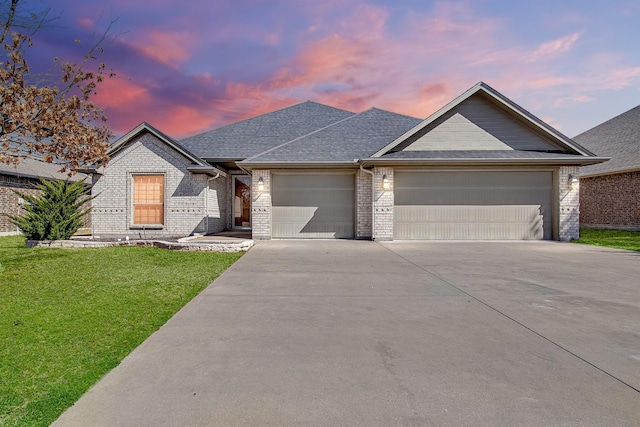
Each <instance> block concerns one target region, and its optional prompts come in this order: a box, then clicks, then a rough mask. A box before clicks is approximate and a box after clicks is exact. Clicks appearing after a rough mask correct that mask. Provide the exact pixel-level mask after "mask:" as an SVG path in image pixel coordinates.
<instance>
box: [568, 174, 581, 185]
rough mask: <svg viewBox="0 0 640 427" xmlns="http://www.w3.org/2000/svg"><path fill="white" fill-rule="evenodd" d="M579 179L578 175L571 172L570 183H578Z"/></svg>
mask: <svg viewBox="0 0 640 427" xmlns="http://www.w3.org/2000/svg"><path fill="white" fill-rule="evenodd" d="M578 182H580V181H579V178H578V175H574V174H569V185H573V184H577V183H578Z"/></svg>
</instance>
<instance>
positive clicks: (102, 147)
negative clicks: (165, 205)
mask: <svg viewBox="0 0 640 427" xmlns="http://www.w3.org/2000/svg"><path fill="white" fill-rule="evenodd" d="M22 4H23V3H22V0H2V1H1V2H0V7H2V11H1V12H0V19H1V20H2V22H3V23H4V27H3V28H0V31H1V32H2V33H1V35H0V43H1V44H2V45H3V46H2V49H3V50H4V56H5V58H3V59H2V61H1V62H0V102H2V116H1V117H0V147H1V148H2V151H0V162H4V163H19V162H20V160H21V159H22V158H24V157H26V156H29V155H33V154H38V155H40V156H42V157H43V158H44V160H45V161H47V162H55V163H58V164H60V165H61V170H62V171H69V172H70V173H73V171H75V170H76V169H77V168H78V167H81V166H83V165H86V164H90V163H93V162H95V161H97V160H102V161H106V160H107V156H106V151H107V147H108V142H109V138H110V137H111V136H112V133H111V131H110V130H109V128H108V127H107V126H106V122H107V118H106V116H105V114H104V110H103V109H102V108H99V107H98V106H96V105H94V104H93V103H92V102H91V101H90V98H91V97H92V96H94V95H96V89H97V87H98V85H99V84H100V82H102V81H104V79H105V78H107V77H111V76H113V73H111V72H108V71H107V70H106V66H105V64H104V63H99V64H95V63H96V60H97V55H98V54H99V53H102V52H103V47H102V45H103V44H104V42H105V40H106V39H107V37H108V35H109V32H110V30H111V26H112V24H113V21H112V22H111V23H110V24H109V26H108V27H107V29H106V31H105V32H104V33H103V35H102V37H100V38H99V40H98V41H97V42H96V43H95V44H93V45H92V46H91V48H90V49H89V50H88V51H87V53H86V54H85V55H84V58H83V59H82V61H81V62H79V63H71V62H63V61H59V60H58V58H55V59H54V61H56V62H58V63H60V65H61V77H60V81H59V84H56V85H54V84H32V83H30V82H29V80H28V77H29V71H30V68H29V65H28V63H27V60H26V59H25V57H24V52H25V50H26V49H28V48H30V47H31V46H32V41H31V35H33V33H35V32H36V31H37V30H39V29H41V28H42V27H43V26H44V25H45V24H47V23H48V22H50V18H49V10H48V9H47V10H40V11H34V10H28V9H26V8H23V9H21V7H22ZM76 42H79V41H78V40H76Z"/></svg>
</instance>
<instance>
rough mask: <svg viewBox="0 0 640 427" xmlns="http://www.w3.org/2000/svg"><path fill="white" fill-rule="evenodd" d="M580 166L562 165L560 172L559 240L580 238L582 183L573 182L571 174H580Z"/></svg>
mask: <svg viewBox="0 0 640 427" xmlns="http://www.w3.org/2000/svg"><path fill="white" fill-rule="evenodd" d="M579 171H580V168H579V167H578V166H562V167H561V168H560V171H559V173H558V186H559V195H560V200H559V202H560V203H559V206H560V221H559V222H560V230H559V233H558V234H559V236H558V238H559V240H560V241H563V242H570V241H571V240H576V239H579V238H580V183H579V182H575V183H572V182H570V180H569V176H570V175H571V176H576V177H577V176H578V174H579Z"/></svg>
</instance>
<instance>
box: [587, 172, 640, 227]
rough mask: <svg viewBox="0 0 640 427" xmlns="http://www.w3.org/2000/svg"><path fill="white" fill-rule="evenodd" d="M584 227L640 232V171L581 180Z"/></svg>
mask: <svg viewBox="0 0 640 427" xmlns="http://www.w3.org/2000/svg"><path fill="white" fill-rule="evenodd" d="M580 224H581V226H582V227H585V228H610V229H620V230H640V171H636V172H626V173H619V174H614V175H603V176H594V177H585V178H581V179H580Z"/></svg>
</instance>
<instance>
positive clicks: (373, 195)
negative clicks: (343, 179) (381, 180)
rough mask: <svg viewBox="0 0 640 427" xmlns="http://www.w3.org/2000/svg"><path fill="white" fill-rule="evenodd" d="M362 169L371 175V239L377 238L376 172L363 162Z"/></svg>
mask: <svg viewBox="0 0 640 427" xmlns="http://www.w3.org/2000/svg"><path fill="white" fill-rule="evenodd" d="M360 170H361V171H362V172H364V173H368V174H369V175H371V240H376V234H375V229H376V227H375V224H376V209H375V199H376V186H375V183H374V173H373V171H370V170H367V169H365V168H364V167H363V166H362V162H360Z"/></svg>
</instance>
